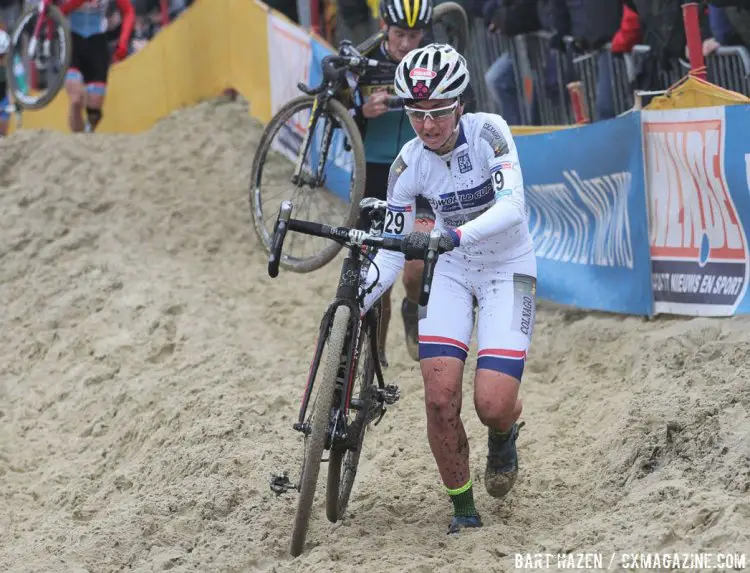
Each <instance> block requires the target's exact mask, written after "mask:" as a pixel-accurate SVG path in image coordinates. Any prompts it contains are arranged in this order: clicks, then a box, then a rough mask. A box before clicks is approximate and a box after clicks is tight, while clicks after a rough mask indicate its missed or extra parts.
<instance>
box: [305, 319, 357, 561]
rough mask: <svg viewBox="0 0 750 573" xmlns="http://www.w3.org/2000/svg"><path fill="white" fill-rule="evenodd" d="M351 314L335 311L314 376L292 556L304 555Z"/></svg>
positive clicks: (312, 376)
mask: <svg viewBox="0 0 750 573" xmlns="http://www.w3.org/2000/svg"><path fill="white" fill-rule="evenodd" d="M350 313H351V311H350V310H349V307H348V306H345V305H341V306H339V307H337V308H336V314H334V317H333V324H332V325H331V330H330V332H329V333H328V337H327V338H326V339H325V340H324V341H322V343H323V344H326V343H327V345H328V348H327V349H326V354H325V362H324V363H323V372H322V374H321V375H320V377H318V378H317V379H315V378H316V376H315V373H313V374H312V375H311V382H312V383H313V384H314V385H317V387H318V391H317V395H316V397H315V402H314V403H313V405H312V417H311V418H310V419H309V420H306V422H307V423H308V424H309V425H310V434H309V436H307V437H306V438H305V459H304V462H303V463H302V475H301V476H300V488H299V500H298V502H297V515H296V517H295V519H294V530H293V531H292V543H291V547H290V553H291V554H292V555H293V556H294V557H296V556H297V555H299V554H301V553H302V548H303V547H304V545H305V538H306V537H307V528H308V525H309V524H310V511H311V510H312V505H313V500H314V498H315V490H316V489H317V486H318V474H319V473H320V462H321V459H322V457H323V451H324V450H325V447H326V441H327V440H326V438H327V437H328V426H329V422H330V419H331V408H332V407H333V397H334V394H335V392H336V377H337V375H338V369H339V363H340V361H341V353H342V352H343V350H344V343H345V341H346V331H347V329H348V326H349V315H350Z"/></svg>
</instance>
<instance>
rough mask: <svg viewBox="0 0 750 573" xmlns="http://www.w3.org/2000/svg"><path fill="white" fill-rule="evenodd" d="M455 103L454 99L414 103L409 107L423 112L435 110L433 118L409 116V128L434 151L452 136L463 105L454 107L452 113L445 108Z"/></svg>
mask: <svg viewBox="0 0 750 573" xmlns="http://www.w3.org/2000/svg"><path fill="white" fill-rule="evenodd" d="M455 103H456V100H455V99H452V100H451V99H447V100H446V99H443V100H425V101H419V102H415V103H414V104H413V105H411V106H410V107H413V108H417V109H424V110H431V109H434V110H436V112H435V114H434V117H433V116H427V117H424V118H421V117H417V116H410V117H409V121H411V126H412V127H413V128H414V131H416V132H417V135H418V136H419V139H421V140H422V142H423V143H424V144H425V145H426V146H427V147H429V148H430V149H432V150H433V151H436V150H438V149H440V148H441V147H442V146H443V145H445V144H446V142H447V141H448V140H449V139H450V137H451V135H453V131H454V130H455V129H456V124H457V122H458V118H459V117H460V113H461V112H462V111H463V105H460V104H459V105H458V106H456V107H455V108H454V109H453V110H452V111H448V110H447V109H446V108H449V107H451V106H452V105H453V104H455ZM443 110H445V111H443Z"/></svg>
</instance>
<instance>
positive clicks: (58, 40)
mask: <svg viewBox="0 0 750 573" xmlns="http://www.w3.org/2000/svg"><path fill="white" fill-rule="evenodd" d="M42 18H43V21H42V25H41V27H40V31H39V36H38V37H37V38H36V42H34V44H35V51H34V54H33V55H31V54H29V52H28V49H29V46H30V45H32V39H33V37H34V29H35V28H36V25H37V21H38V19H39V11H38V10H37V7H36V5H34V6H31V7H29V8H28V9H27V10H26V11H25V12H24V13H23V14H21V17H20V18H19V19H18V22H17V23H16V25H15V27H14V28H13V34H12V35H11V42H10V50H9V51H8V54H7V55H6V61H7V65H6V79H7V82H8V89H9V91H10V94H11V96H12V97H13V101H14V102H15V103H16V105H18V106H19V107H21V108H23V109H32V110H33V109H42V108H43V107H45V106H47V104H49V103H50V102H51V101H52V100H53V99H54V98H55V96H56V95H57V93H58V92H59V91H60V89H61V88H62V87H63V84H64V83H65V74H66V73H67V72H68V67H69V66H70V60H71V57H72V55H73V41H72V38H71V35H70V25H69V24H68V20H67V19H66V18H65V16H63V14H62V12H61V11H60V9H59V8H57V7H56V6H54V5H51V4H50V5H49V6H47V11H46V12H45V13H44V15H43V16H42Z"/></svg>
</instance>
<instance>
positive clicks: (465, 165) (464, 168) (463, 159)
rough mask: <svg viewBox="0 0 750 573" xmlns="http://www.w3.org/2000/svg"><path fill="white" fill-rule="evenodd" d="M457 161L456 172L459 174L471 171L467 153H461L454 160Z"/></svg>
mask: <svg viewBox="0 0 750 573" xmlns="http://www.w3.org/2000/svg"><path fill="white" fill-rule="evenodd" d="M456 161H458V170H459V171H460V172H461V173H468V172H469V171H471V159H469V154H468V153H462V154H461V155H459V156H458V157H457V158H456Z"/></svg>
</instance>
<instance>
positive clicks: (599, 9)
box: [552, 0, 623, 120]
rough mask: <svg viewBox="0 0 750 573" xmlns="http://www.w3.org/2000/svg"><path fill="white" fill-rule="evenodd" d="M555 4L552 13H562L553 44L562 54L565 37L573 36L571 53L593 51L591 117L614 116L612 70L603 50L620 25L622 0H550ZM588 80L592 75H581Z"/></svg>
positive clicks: (564, 49) (604, 117)
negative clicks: (594, 86)
mask: <svg viewBox="0 0 750 573" xmlns="http://www.w3.org/2000/svg"><path fill="white" fill-rule="evenodd" d="M552 1H553V2H554V3H555V4H557V6H556V7H555V13H557V14H561V16H558V18H557V21H558V22H560V23H561V28H558V29H557V30H556V31H555V32H556V33H555V36H554V37H553V40H552V47H553V48H554V49H556V50H559V51H560V52H562V53H565V51H566V45H565V43H564V42H563V37H564V36H570V37H572V43H571V46H570V47H571V48H572V50H573V52H574V53H577V54H584V53H587V52H596V55H595V57H596V66H597V78H596V88H595V90H596V98H595V99H596V107H595V109H594V110H593V114H594V120H601V119H608V118H611V117H614V116H615V104H614V97H613V94H612V69H611V65H610V56H609V54H608V53H607V52H606V51H605V50H604V49H603V47H604V45H605V44H607V43H609V42H610V41H611V40H612V38H613V37H614V35H615V33H616V32H617V30H618V28H619V27H620V24H621V21H622V10H623V5H622V0H552ZM582 79H583V80H584V81H590V80H591V78H582Z"/></svg>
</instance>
